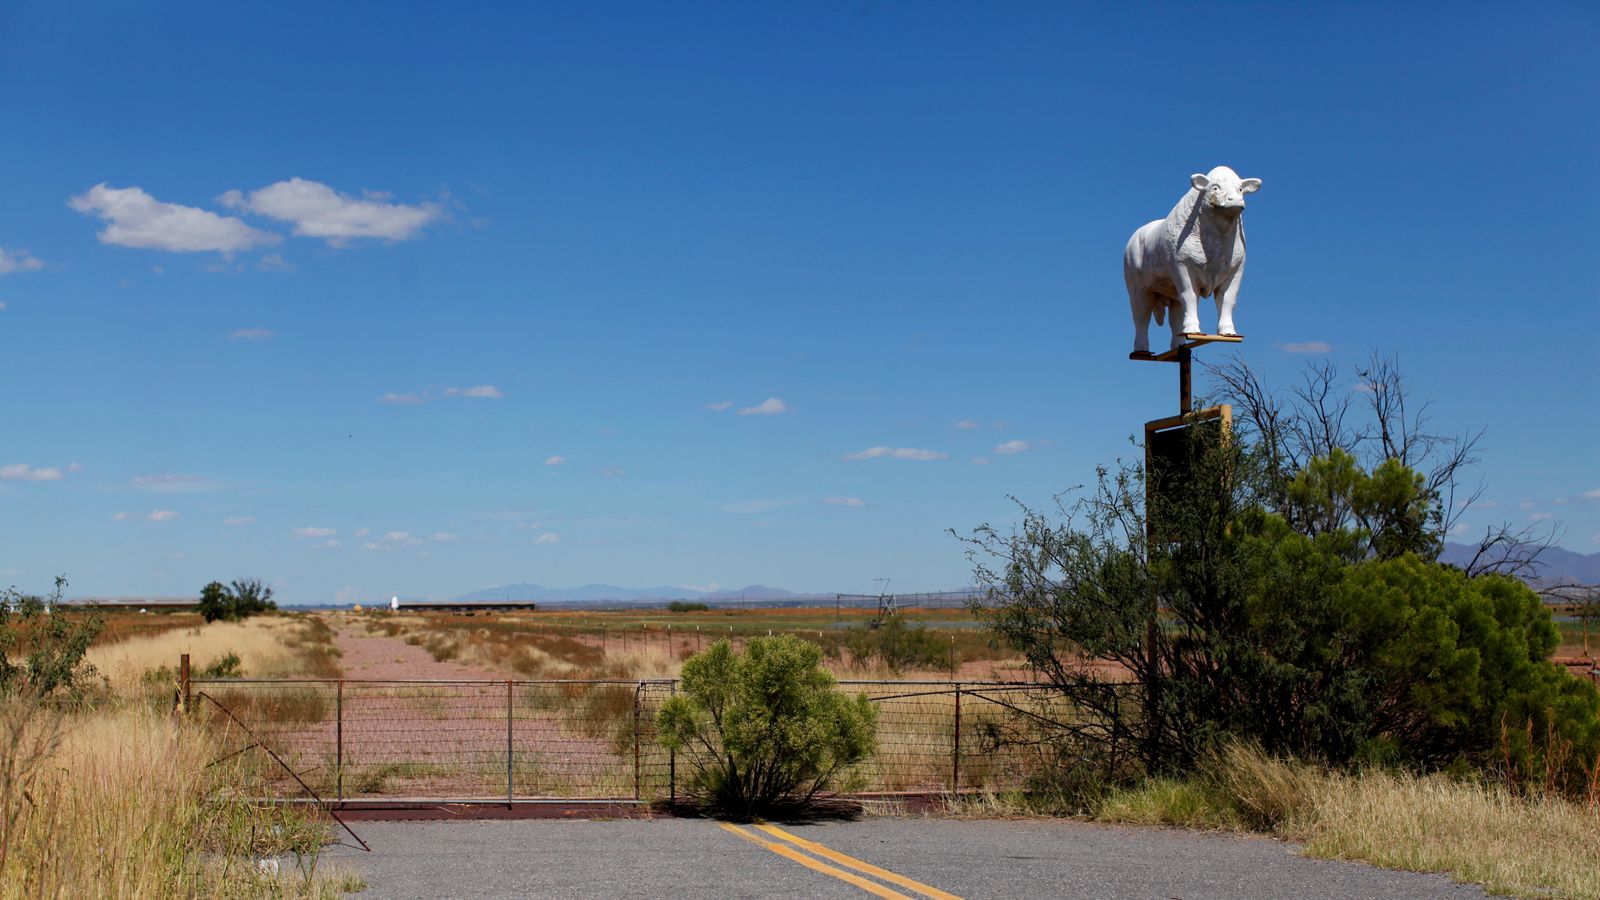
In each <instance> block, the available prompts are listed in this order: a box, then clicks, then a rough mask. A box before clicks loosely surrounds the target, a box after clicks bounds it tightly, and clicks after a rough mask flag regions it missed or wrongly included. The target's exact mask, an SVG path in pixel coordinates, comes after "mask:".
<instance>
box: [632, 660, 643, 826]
mask: <svg viewBox="0 0 1600 900" xmlns="http://www.w3.org/2000/svg"><path fill="white" fill-rule="evenodd" d="M643 703H644V682H643V681H641V682H639V686H638V687H637V688H634V690H633V799H634V800H638V799H639V797H640V796H641V794H640V791H639V707H640V705H641V704H643Z"/></svg>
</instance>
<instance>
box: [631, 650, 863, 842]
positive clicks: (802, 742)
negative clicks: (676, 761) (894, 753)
mask: <svg viewBox="0 0 1600 900" xmlns="http://www.w3.org/2000/svg"><path fill="white" fill-rule="evenodd" d="M821 662H822V650H821V649H820V648H819V647H817V645H815V644H812V643H810V642H809V641H804V640H801V639H800V638H798V637H795V636H794V635H791V634H782V635H778V636H776V637H765V638H760V637H758V638H752V639H751V640H750V642H749V643H748V644H747V645H746V646H745V651H744V652H743V653H742V654H741V653H736V652H735V651H734V649H733V647H732V645H730V644H729V643H728V642H727V641H726V640H721V641H718V642H717V643H715V644H713V645H711V647H709V648H707V649H706V650H705V651H704V652H702V653H699V654H697V655H695V656H693V657H691V658H690V659H689V660H687V661H686V662H684V664H683V693H681V694H678V695H676V696H674V697H672V698H671V699H669V700H668V701H667V702H666V703H665V704H664V705H663V706H662V708H661V711H660V713H659V714H658V715H657V718H656V724H657V727H658V729H659V731H660V740H661V743H662V744H663V745H664V746H666V747H667V748H668V749H671V750H675V751H680V752H683V753H685V754H686V755H687V756H688V760H689V763H690V767H691V774H690V779H689V783H690V793H691V794H692V795H693V796H696V797H697V798H698V799H700V800H701V801H703V802H705V803H707V804H709V805H711V806H713V807H715V808H717V809H719V810H721V811H723V812H727V813H732V814H735V815H742V816H750V815H756V814H758V813H761V812H764V811H768V810H771V809H773V808H774V807H778V806H782V805H786V804H790V803H797V802H798V803H804V802H807V801H809V800H811V799H812V798H813V797H814V796H816V794H817V792H819V791H823V790H827V789H829V788H830V787H832V786H833V785H834V784H835V782H836V780H837V779H838V778H839V777H840V776H841V775H842V773H844V772H845V770H846V769H848V768H849V767H850V766H852V765H854V764H855V763H858V762H860V761H861V760H863V759H866V758H867V757H868V756H869V755H871V754H872V752H873V751H874V749H875V748H876V745H877V736H876V729H877V710H875V709H874V708H873V707H872V704H871V702H870V701H868V700H867V697H866V695H865V694H857V695H856V696H855V697H848V696H845V695H844V694H841V693H839V692H838V691H837V690H836V686H837V682H836V681H835V680H834V678H833V676H832V675H830V674H828V672H827V671H825V670H824V669H823V668H822V666H821Z"/></svg>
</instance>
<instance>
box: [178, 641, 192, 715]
mask: <svg viewBox="0 0 1600 900" xmlns="http://www.w3.org/2000/svg"><path fill="white" fill-rule="evenodd" d="M178 691H179V693H181V694H182V695H183V711H184V712H188V711H189V700H190V694H189V654H187V653H185V654H183V655H182V656H180V657H178Z"/></svg>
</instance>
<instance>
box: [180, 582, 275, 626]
mask: <svg viewBox="0 0 1600 900" xmlns="http://www.w3.org/2000/svg"><path fill="white" fill-rule="evenodd" d="M277 608H278V604H276V603H274V602H272V588H269V587H267V586H266V585H265V584H263V583H262V581H261V579H259V578H242V579H239V580H238V581H235V582H233V583H232V584H231V585H227V586H224V585H223V584H222V582H220V581H213V582H211V583H210V584H208V585H206V586H205V587H203V588H201V589H200V603H199V609H200V615H201V616H202V617H204V618H205V620H206V621H207V622H215V621H217V620H219V619H220V620H222V621H225V622H236V621H238V620H240V619H246V618H249V617H250V616H254V615H258V614H260V613H264V612H270V611H272V610H275V609H277Z"/></svg>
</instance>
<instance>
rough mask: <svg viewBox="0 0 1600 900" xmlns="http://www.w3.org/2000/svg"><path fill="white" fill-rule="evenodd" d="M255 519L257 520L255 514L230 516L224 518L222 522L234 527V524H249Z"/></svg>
mask: <svg viewBox="0 0 1600 900" xmlns="http://www.w3.org/2000/svg"><path fill="white" fill-rule="evenodd" d="M255 520H256V517H255V516H229V517H227V518H226V519H223V520H222V524H224V525H227V526H229V527H233V526H237V525H249V524H250V523H251V522H254V521H255Z"/></svg>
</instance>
